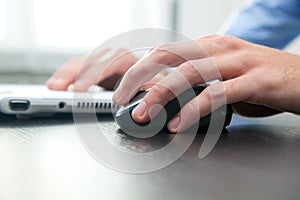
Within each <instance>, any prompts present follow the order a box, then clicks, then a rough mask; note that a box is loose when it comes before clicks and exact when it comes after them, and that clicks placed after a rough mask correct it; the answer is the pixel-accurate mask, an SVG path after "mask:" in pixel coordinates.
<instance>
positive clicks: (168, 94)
mask: <svg viewBox="0 0 300 200" xmlns="http://www.w3.org/2000/svg"><path fill="white" fill-rule="evenodd" d="M149 94H151V96H150V99H151V100H152V101H153V100H155V101H159V102H161V103H162V104H166V103H167V102H168V101H169V100H170V99H172V97H173V96H174V93H173V91H172V90H171V89H170V88H169V87H166V86H163V85H161V84H156V85H155V86H154V87H153V88H152V89H151V90H150V92H149Z"/></svg>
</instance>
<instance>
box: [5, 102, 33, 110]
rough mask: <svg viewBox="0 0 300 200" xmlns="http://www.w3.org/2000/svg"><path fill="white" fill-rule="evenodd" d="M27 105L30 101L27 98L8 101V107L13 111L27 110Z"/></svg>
mask: <svg viewBox="0 0 300 200" xmlns="http://www.w3.org/2000/svg"><path fill="white" fill-rule="evenodd" d="M29 106H30V103H29V101H27V100H19V99H16V100H10V101H9V107H10V109H11V110H13V111H26V110H28V108H29Z"/></svg>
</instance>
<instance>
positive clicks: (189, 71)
mask: <svg viewBox="0 0 300 200" xmlns="http://www.w3.org/2000/svg"><path fill="white" fill-rule="evenodd" d="M176 70H177V72H178V73H179V74H184V75H185V77H186V78H187V79H189V80H192V79H195V78H196V79H197V78H198V77H199V76H201V75H200V72H199V71H198V69H197V63H196V61H188V62H185V63H183V64H182V65H181V66H180V67H178V68H177V69H176Z"/></svg>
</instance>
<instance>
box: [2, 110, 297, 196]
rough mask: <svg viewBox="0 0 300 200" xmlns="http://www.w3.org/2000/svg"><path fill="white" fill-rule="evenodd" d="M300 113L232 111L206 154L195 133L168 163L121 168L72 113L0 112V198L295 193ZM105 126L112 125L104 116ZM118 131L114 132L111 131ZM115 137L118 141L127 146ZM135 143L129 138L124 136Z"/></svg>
mask: <svg viewBox="0 0 300 200" xmlns="http://www.w3.org/2000/svg"><path fill="white" fill-rule="evenodd" d="M299 120H300V117H298V116H295V115H291V114H281V115H278V116H276V117H271V118H265V119H246V118H242V117H237V116H234V119H233V121H232V124H231V125H230V126H229V128H228V134H223V135H222V137H221V138H220V140H219V141H218V143H217V145H216V147H215V148H214V149H213V151H212V152H211V153H210V154H209V155H208V157H206V158H205V159H202V160H200V159H199V158H198V157H197V155H198V151H199V148H200V145H201V142H202V141H203V137H204V136H203V135H198V136H197V137H196V139H195V141H194V143H193V144H192V146H191V147H190V148H189V149H188V151H187V152H186V153H185V154H184V155H183V156H182V157H181V158H179V159H178V160H177V161H176V162H175V163H173V164H172V165H171V166H169V167H166V168H164V169H162V170H159V171H156V172H153V173H147V174H140V175H137V174H126V173H121V172H118V171H115V170H112V169H110V168H107V167H105V166H103V165H102V164H100V163H98V162H97V161H96V160H95V159H93V157H92V156H91V155H90V154H89V153H88V152H87V151H86V150H85V148H84V147H83V146H82V144H81V142H80V139H79V137H78V135H77V134H76V128H75V126H74V123H73V120H72V118H51V119H46V120H45V119H31V120H28V119H23V120H15V119H7V118H4V117H1V118H0V200H17V199H22V200H27V199H28V200H35V199H36V200H48V199H49V200H56V199H64V200H66V199H72V200H75V199H85V200H87V199H88V200H93V199H95V200H96V199H97V200H99V199H107V200H110V199H116V200H120V199H130V200H132V199H138V200H140V199H170V200H177V199H178V200H182V199H197V200H199V199H204V200H216V199H222V200H227V199H228V200H235V199H239V200H240V199H243V200H245V199H251V200H253V199H255V200H258V199H264V200H266V199H272V200H276V199H280V200H282V199H285V200H288V199H295V200H296V199H299V198H300V156H299V153H300V123H299ZM100 123H103V124H102V125H103V128H106V127H109V126H110V127H114V124H113V123H114V122H113V121H111V118H110V117H107V120H104V121H103V122H100ZM118 134H122V133H115V135H118ZM128 144H129V143H128V142H126V141H123V142H122V141H121V142H119V143H118V145H120V146H122V145H128ZM130 145H135V143H130Z"/></svg>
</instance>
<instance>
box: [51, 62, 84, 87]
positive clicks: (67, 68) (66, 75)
mask: <svg viewBox="0 0 300 200" xmlns="http://www.w3.org/2000/svg"><path fill="white" fill-rule="evenodd" d="M83 61H84V58H83V57H82V58H74V59H72V60H70V61H68V62H67V63H66V64H64V65H63V66H62V67H61V68H60V69H58V70H57V71H56V72H55V73H54V74H53V75H52V76H51V77H50V78H49V79H48V80H47V82H46V85H47V86H48V88H49V89H54V90H66V89H67V88H68V86H69V85H70V84H72V83H73V82H74V80H75V77H76V74H77V72H78V70H79V69H80V67H81V66H82V63H83Z"/></svg>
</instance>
